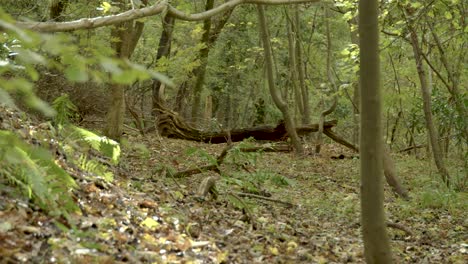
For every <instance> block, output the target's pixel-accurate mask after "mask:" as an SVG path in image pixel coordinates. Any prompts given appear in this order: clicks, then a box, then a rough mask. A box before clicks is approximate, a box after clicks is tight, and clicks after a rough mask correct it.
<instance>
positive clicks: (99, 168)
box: [74, 154, 114, 182]
mask: <svg viewBox="0 0 468 264" xmlns="http://www.w3.org/2000/svg"><path fill="white" fill-rule="evenodd" d="M74 163H76V164H77V165H78V166H79V167H80V168H81V169H82V170H84V171H86V172H89V173H91V174H94V176H96V177H102V178H103V179H104V180H105V181H107V182H110V181H112V180H114V175H113V173H112V172H111V171H109V169H108V168H107V166H106V165H104V164H102V163H101V162H100V161H98V160H95V159H90V158H89V157H88V156H86V155H84V154H82V155H80V157H79V159H78V160H77V161H75V162H74Z"/></svg>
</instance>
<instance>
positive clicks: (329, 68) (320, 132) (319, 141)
mask: <svg viewBox="0 0 468 264" xmlns="http://www.w3.org/2000/svg"><path fill="white" fill-rule="evenodd" d="M329 19H330V15H329V12H328V8H327V9H325V27H326V35H327V77H328V83H329V85H330V86H331V88H332V89H331V90H332V92H333V93H335V92H336V91H337V87H336V83H335V79H334V78H333V76H332V63H331V59H332V41H331V36H330V24H329ZM337 105H338V98H337V96H336V95H333V103H332V104H331V105H330V107H329V108H328V109H325V110H324V111H322V113H320V120H319V130H318V132H317V142H316V145H315V154H319V153H320V149H321V147H322V141H323V123H324V122H325V117H326V116H327V115H329V114H331V113H333V111H335V109H336V106H337Z"/></svg>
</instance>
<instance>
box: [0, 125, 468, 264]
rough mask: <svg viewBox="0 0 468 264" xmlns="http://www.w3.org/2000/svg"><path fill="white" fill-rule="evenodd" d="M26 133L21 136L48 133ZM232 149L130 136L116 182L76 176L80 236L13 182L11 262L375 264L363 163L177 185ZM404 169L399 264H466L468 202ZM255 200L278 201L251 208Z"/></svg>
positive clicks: (410, 162)
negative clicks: (366, 243) (370, 254)
mask: <svg viewBox="0 0 468 264" xmlns="http://www.w3.org/2000/svg"><path fill="white" fill-rule="evenodd" d="M3 122H4V120H3ZM25 122H26V121H21V122H20V123H18V124H17V125H16V126H14V125H12V126H10V127H11V128H12V129H13V127H18V130H17V131H20V130H21V129H26V130H27V129H39V128H38V126H35V125H34V124H32V123H31V124H30V123H25ZM4 123H5V122H4ZM23 123H24V124H23ZM15 129H16V128H15ZM25 134H26V135H28V134H30V133H25ZM144 146H146V147H144ZM224 147H225V146H223V145H209V144H203V143H196V142H188V141H183V140H171V139H165V138H164V139H162V138H159V137H157V136H155V135H149V136H147V137H140V136H131V135H129V140H128V142H126V143H124V144H123V154H124V157H123V160H122V162H121V165H120V166H119V167H118V168H113V170H114V174H115V180H114V182H112V183H105V182H103V181H102V180H96V181H95V180H92V179H90V178H89V177H79V175H75V176H78V177H77V179H78V178H79V180H78V181H77V182H78V184H79V189H78V190H77V191H75V192H74V195H75V199H76V201H77V202H78V203H79V205H80V208H81V211H82V214H81V215H73V216H72V220H73V221H74V223H75V225H74V226H67V225H66V224H65V223H64V222H63V220H61V219H58V218H53V217H51V216H48V215H46V214H45V213H44V212H42V211H41V210H38V209H37V208H35V207H34V206H32V205H31V204H30V203H29V202H28V201H27V200H24V199H19V198H12V195H10V194H11V192H10V191H9V190H10V189H11V188H10V187H6V186H5V185H4V183H2V188H1V190H2V192H3V193H2V195H1V196H0V220H1V221H0V263H21V262H23V263H363V262H364V260H363V256H362V251H363V249H362V241H361V238H360V224H359V194H358V191H359V176H358V171H357V168H358V163H359V160H358V159H353V158H345V159H342V160H333V159H331V158H330V157H331V156H338V155H339V154H344V155H345V156H346V157H351V156H352V155H351V154H350V153H348V152H346V150H344V149H342V148H341V147H338V146H336V145H326V146H325V147H324V148H323V149H324V152H323V153H322V155H321V156H308V157H306V158H303V159H295V158H294V157H293V156H292V154H285V153H263V154H255V155H254V154H248V155H247V154H246V155H244V154H239V153H238V152H235V150H233V152H232V153H230V154H229V155H228V157H227V160H226V162H225V164H223V165H222V166H221V167H220V169H221V172H222V174H223V177H219V176H217V175H216V174H215V173H214V172H206V173H203V174H198V175H193V176H191V177H189V178H183V179H173V178H171V177H170V172H173V171H178V170H183V169H188V168H192V167H196V166H202V165H206V164H208V163H209V162H210V160H211V161H212V160H215V159H216V156H217V155H218V154H219V153H221V151H222V150H223V148H224ZM396 158H397V162H398V163H397V164H398V165H399V168H400V171H401V174H402V178H403V180H404V182H405V183H406V184H408V187H409V189H410V191H411V194H412V195H413V199H412V201H410V202H405V201H401V200H398V199H396V198H394V196H393V194H391V193H390V192H389V190H386V207H387V210H388V215H389V219H390V220H391V221H392V222H393V223H398V224H399V225H401V226H402V227H403V229H405V228H406V229H407V231H409V232H410V233H411V234H409V233H408V232H405V231H402V230H400V229H395V228H391V229H389V233H390V237H391V239H392V247H393V250H394V255H395V258H396V259H397V261H396V263H466V261H467V260H468V255H467V250H468V248H467V247H468V245H467V244H466V243H467V240H468V237H467V232H466V228H467V220H466V210H467V209H468V208H466V207H467V204H466V193H454V192H448V191H439V189H437V188H435V183H434V182H436V181H434V179H435V178H436V177H437V176H436V175H432V176H430V175H431V172H432V168H431V167H430V166H428V165H427V164H428V163H427V162H426V161H421V160H415V159H413V158H408V157H406V156H401V157H396ZM62 165H63V166H64V167H66V164H62ZM66 169H67V168H66ZM68 169H69V168H68ZM432 174H433V173H432ZM167 175H169V176H167ZM166 176H167V177H166ZM208 176H213V177H217V178H219V179H218V181H217V190H218V198H217V199H216V200H215V199H212V197H210V196H207V197H205V199H201V198H200V197H199V195H197V192H198V189H199V186H200V184H201V182H202V180H203V179H204V178H205V177H208ZM253 192H254V193H256V195H257V196H262V197H264V196H268V197H267V198H269V199H273V200H275V201H267V200H264V199H259V198H243V197H240V196H241V193H253ZM7 193H8V194H9V195H8V196H7V195H5V194H7ZM277 200H279V201H282V202H288V203H292V204H293V205H294V206H288V205H285V204H283V203H280V202H278V201H277ZM60 223H61V224H60Z"/></svg>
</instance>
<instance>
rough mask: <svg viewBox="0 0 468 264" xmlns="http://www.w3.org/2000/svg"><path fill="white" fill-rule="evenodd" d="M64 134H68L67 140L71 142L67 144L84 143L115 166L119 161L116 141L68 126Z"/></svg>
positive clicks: (118, 149) (118, 147) (118, 146)
mask: <svg viewBox="0 0 468 264" xmlns="http://www.w3.org/2000/svg"><path fill="white" fill-rule="evenodd" d="M67 128H69V129H67V130H66V133H68V139H69V140H71V141H73V142H69V143H72V144H73V143H77V142H81V143H86V145H88V146H90V147H91V148H93V149H94V150H97V151H99V152H100V153H102V154H103V155H105V156H107V157H109V158H110V159H111V161H112V162H113V163H114V164H117V163H118V162H119V159H120V145H119V143H117V142H116V141H114V140H112V139H110V138H107V137H104V136H100V135H97V134H95V133H93V132H91V131H89V130H86V129H84V128H80V127H76V126H72V125H69V126H67Z"/></svg>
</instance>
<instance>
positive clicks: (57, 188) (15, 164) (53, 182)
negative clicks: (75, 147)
mask: <svg viewBox="0 0 468 264" xmlns="http://www.w3.org/2000/svg"><path fill="white" fill-rule="evenodd" d="M0 177H2V178H6V180H7V181H8V182H10V183H12V184H14V185H15V186H17V187H18V188H20V190H21V193H23V195H25V196H26V197H27V198H29V199H31V200H32V201H33V202H34V203H35V204H36V205H38V206H39V207H40V208H42V209H43V210H45V211H47V212H49V213H50V214H53V215H64V216H68V215H69V214H70V213H72V212H77V211H79V208H78V207H77V206H76V204H75V203H74V201H73V198H72V197H71V190H72V189H74V188H76V183H75V181H74V180H73V178H72V177H71V176H70V175H69V174H68V173H66V172H65V171H64V170H63V169H62V168H60V167H59V166H58V165H57V164H55V162H54V158H53V157H52V156H51V155H50V153H49V152H48V151H47V150H45V149H42V148H38V147H33V146H31V145H28V144H26V143H25V142H23V141H22V140H20V139H19V138H18V137H17V136H16V135H14V134H13V133H12V132H9V131H0Z"/></svg>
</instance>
